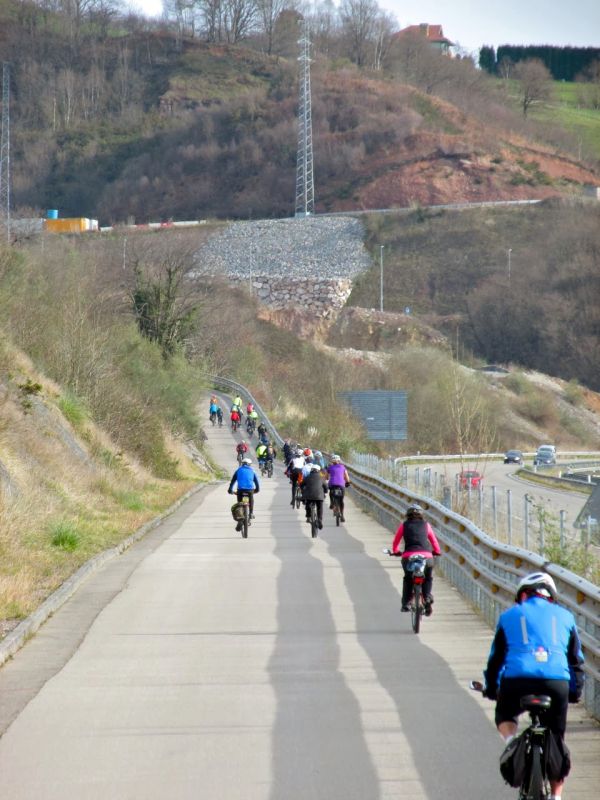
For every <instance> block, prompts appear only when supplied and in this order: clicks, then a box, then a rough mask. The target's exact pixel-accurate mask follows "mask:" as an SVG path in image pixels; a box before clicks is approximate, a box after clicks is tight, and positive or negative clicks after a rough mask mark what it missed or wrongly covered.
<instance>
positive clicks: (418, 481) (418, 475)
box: [415, 467, 421, 489]
mask: <svg viewBox="0 0 600 800" xmlns="http://www.w3.org/2000/svg"><path fill="white" fill-rule="evenodd" d="M420 485H421V468H420V467H415V486H416V487H417V489H418V488H419V487H420Z"/></svg>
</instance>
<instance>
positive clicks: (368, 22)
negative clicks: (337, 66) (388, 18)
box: [339, 0, 380, 67]
mask: <svg viewBox="0 0 600 800" xmlns="http://www.w3.org/2000/svg"><path fill="white" fill-rule="evenodd" d="M339 14H340V20H341V22H342V30H343V32H344V34H345V35H346V37H347V39H348V45H349V47H350V58H351V59H352V61H354V62H355V63H356V64H357V65H358V66H359V67H362V66H364V65H365V64H366V63H367V58H368V53H369V50H370V49H371V47H372V43H373V39H374V38H375V30H376V21H377V17H378V15H379V14H380V11H379V6H378V5H377V2H376V0H342V3H341V5H340V9H339Z"/></svg>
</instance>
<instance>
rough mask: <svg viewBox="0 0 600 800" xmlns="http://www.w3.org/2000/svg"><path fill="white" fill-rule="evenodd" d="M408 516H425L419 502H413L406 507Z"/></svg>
mask: <svg viewBox="0 0 600 800" xmlns="http://www.w3.org/2000/svg"><path fill="white" fill-rule="evenodd" d="M406 516H407V517H422V516H423V509H422V508H421V506H420V505H419V504H418V503H412V504H411V505H410V506H409V507H408V508H407V509H406Z"/></svg>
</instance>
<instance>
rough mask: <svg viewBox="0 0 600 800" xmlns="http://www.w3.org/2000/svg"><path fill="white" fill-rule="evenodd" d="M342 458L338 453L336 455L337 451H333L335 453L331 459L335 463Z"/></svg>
mask: <svg viewBox="0 0 600 800" xmlns="http://www.w3.org/2000/svg"><path fill="white" fill-rule="evenodd" d="M341 460H342V459H341V458H340V457H339V456H338V455H336V453H333V455H332V456H331V461H332V463H333V464H336V463H337V462H338V461H341Z"/></svg>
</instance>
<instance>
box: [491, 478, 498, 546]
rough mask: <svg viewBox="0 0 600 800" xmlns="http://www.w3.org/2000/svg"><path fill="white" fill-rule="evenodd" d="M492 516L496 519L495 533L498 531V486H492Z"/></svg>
mask: <svg viewBox="0 0 600 800" xmlns="http://www.w3.org/2000/svg"><path fill="white" fill-rule="evenodd" d="M492 517H493V520H494V534H497V533H498V506H497V503H496V487H495V486H492Z"/></svg>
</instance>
